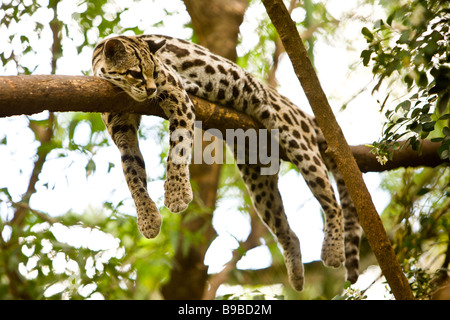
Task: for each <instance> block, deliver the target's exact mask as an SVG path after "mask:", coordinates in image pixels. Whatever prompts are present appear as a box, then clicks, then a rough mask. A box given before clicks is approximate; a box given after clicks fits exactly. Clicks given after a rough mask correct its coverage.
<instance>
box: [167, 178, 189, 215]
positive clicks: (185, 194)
mask: <svg viewBox="0 0 450 320" xmlns="http://www.w3.org/2000/svg"><path fill="white" fill-rule="evenodd" d="M192 198H193V195H192V189H191V185H190V184H189V183H187V184H184V185H182V186H181V187H178V188H176V189H175V190H173V189H172V190H171V189H170V186H169V188H167V189H166V194H165V197H164V205H165V206H166V207H167V208H168V209H169V210H170V212H173V213H178V212H181V211H184V210H186V209H187V207H188V206H189V203H190V202H191V201H192Z"/></svg>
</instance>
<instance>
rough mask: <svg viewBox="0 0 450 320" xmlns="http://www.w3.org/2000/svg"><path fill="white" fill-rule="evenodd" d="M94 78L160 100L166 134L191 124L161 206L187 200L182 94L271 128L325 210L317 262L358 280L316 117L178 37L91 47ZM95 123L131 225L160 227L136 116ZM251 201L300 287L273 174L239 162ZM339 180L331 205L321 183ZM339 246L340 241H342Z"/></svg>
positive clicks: (356, 232) (355, 233)
mask: <svg viewBox="0 0 450 320" xmlns="http://www.w3.org/2000/svg"><path fill="white" fill-rule="evenodd" d="M93 69H94V74H95V75H97V76H100V77H102V78H104V79H107V80H109V81H111V82H112V83H114V84H116V85H118V86H119V87H121V88H122V89H123V90H125V91H126V92H127V93H128V94H129V95H130V96H131V97H133V98H134V99H136V100H138V101H143V100H145V99H158V101H159V104H160V105H161V107H162V108H163V110H164V112H165V113H166V114H167V115H168V117H169V121H170V133H172V132H173V131H175V130H176V129H179V128H189V135H188V136H186V137H183V139H180V141H175V142H173V143H172V144H171V148H176V147H179V145H178V144H180V143H181V144H183V149H184V150H185V152H186V153H185V154H184V158H183V160H184V162H183V163H182V164H177V165H174V164H173V161H172V159H171V157H170V155H171V154H172V153H171V152H169V158H168V161H167V163H168V164H167V180H166V183H165V205H166V206H167V207H168V208H169V209H170V210H171V211H172V212H179V211H182V210H184V209H185V208H186V207H187V204H188V203H189V202H190V201H191V200H192V192H191V189H190V185H189V181H188V179H189V172H188V166H187V161H188V160H189V159H188V158H189V156H188V155H190V151H191V149H190V148H191V146H192V136H193V130H192V128H193V121H194V106H193V104H192V102H191V101H190V99H189V97H188V95H187V94H186V92H188V93H190V94H193V95H196V96H199V97H201V98H204V99H207V100H209V101H211V102H215V103H219V104H222V105H224V106H227V107H230V108H234V109H236V110H239V111H242V112H245V113H247V114H248V115H250V116H252V117H254V118H255V119H257V120H258V121H259V122H261V123H262V124H263V125H264V126H265V127H266V128H267V129H269V130H271V129H278V130H279V144H280V147H281V148H282V149H283V150H284V152H285V154H286V155H287V157H288V159H289V160H290V161H291V162H292V163H293V164H294V165H296V166H297V168H298V170H299V171H300V172H301V174H302V175H303V177H304V179H305V180H306V182H307V184H308V186H309V188H310V189H311V191H312V193H313V194H314V196H315V197H316V199H317V200H318V201H319V203H320V205H321V207H322V209H323V211H324V213H325V226H324V242H323V245H322V254H321V258H322V260H323V261H324V263H325V265H327V266H331V267H339V266H340V265H341V264H342V263H343V262H344V261H345V267H346V269H347V279H348V280H350V281H351V282H355V281H356V280H357V278H358V267H359V266H358V261H359V258H358V257H359V241H360V237H361V231H360V226H359V222H358V218H357V215H356V211H355V208H354V205H353V202H352V200H351V199H350V197H349V195H348V192H347V189H346V187H345V184H344V183H343V180H342V177H341V176H340V173H339V171H338V170H337V168H336V165H335V164H334V162H333V160H332V159H331V158H330V157H329V156H327V155H326V154H325V152H324V151H325V149H326V142H325V140H324V138H323V135H322V133H321V131H320V129H319V127H318V125H317V123H316V121H315V119H314V118H313V117H311V116H309V115H307V114H305V113H304V112H303V111H302V110H300V109H299V108H297V107H296V106H295V105H294V104H293V103H292V102H291V101H289V99H287V98H285V97H283V96H281V95H280V94H279V93H278V92H277V91H276V90H275V89H273V88H271V87H269V86H266V85H265V84H263V83H262V82H260V81H259V80H257V79H256V78H255V77H253V76H252V75H251V74H249V73H247V72H246V71H245V70H243V69H241V68H240V67H238V66H237V65H236V64H234V63H233V62H231V61H229V60H227V59H225V58H222V57H220V56H218V55H215V54H213V53H211V52H210V51H209V50H207V49H206V48H204V47H202V46H199V45H196V44H193V43H190V42H188V41H185V40H181V39H176V38H171V37H168V36H161V35H142V36H136V37H135V36H129V37H124V36H121V37H116V38H111V39H107V40H104V41H103V42H101V43H99V44H98V46H97V47H96V49H95V50H94V55H93ZM103 120H104V122H105V124H106V127H107V129H108V132H109V133H110V134H111V136H112V139H113V141H114V142H115V143H116V145H117V146H118V148H119V150H120V152H121V154H122V162H123V169H124V173H125V178H126V181H127V183H128V186H129V188H130V191H131V194H132V196H133V199H134V201H135V203H136V207H137V212H138V225H139V229H140V231H141V233H142V234H143V235H144V236H146V237H154V236H156V235H157V234H158V232H159V227H160V224H161V218H160V216H159V213H158V210H157V209H156V207H155V205H154V203H153V201H152V200H151V199H150V197H149V196H148V193H147V190H146V173H145V167H144V161H143V159H142V156H141V154H140V152H139V147H138V141H137V134H136V133H137V129H138V126H139V120H140V117H139V116H137V115H130V114H108V113H107V114H103ZM238 168H239V171H240V173H241V175H242V178H243V180H244V182H245V184H246V186H247V188H248V190H249V193H250V195H251V197H252V200H253V203H254V206H255V208H256V210H257V212H258V214H259V216H260V217H261V219H262V220H263V221H264V223H265V224H266V225H267V226H268V227H269V229H270V230H271V232H272V233H273V234H274V235H275V237H276V238H277V241H278V243H279V244H280V245H281V247H282V249H283V253H284V257H285V262H286V268H287V271H288V275H289V279H290V282H291V284H292V285H293V287H294V288H296V289H297V290H302V288H303V282H304V280H303V277H304V276H303V265H302V262H301V253H300V244H299V240H298V238H297V236H296V235H295V233H294V232H293V231H292V230H291V228H290V227H289V224H288V221H287V218H286V215H285V212H284V206H283V203H282V200H281V196H280V194H279V191H278V187H277V183H278V175H277V174H274V175H263V174H261V168H262V167H261V166H260V165H258V164H255V165H240V164H239V165H238ZM328 170H330V171H331V172H332V173H333V175H334V177H335V179H336V182H337V186H338V191H339V195H340V200H341V205H342V209H341V207H340V206H339V205H338V203H337V201H336V198H335V195H334V191H333V188H332V185H331V181H330V179H329V175H328ZM344 242H345V244H344Z"/></svg>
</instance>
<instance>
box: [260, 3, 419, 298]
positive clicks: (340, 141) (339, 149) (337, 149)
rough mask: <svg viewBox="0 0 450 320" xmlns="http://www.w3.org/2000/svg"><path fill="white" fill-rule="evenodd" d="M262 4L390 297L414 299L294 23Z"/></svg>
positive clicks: (280, 9)
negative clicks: (339, 176) (292, 70)
mask: <svg viewBox="0 0 450 320" xmlns="http://www.w3.org/2000/svg"><path fill="white" fill-rule="evenodd" d="M263 4H264V6H265V7H266V11H267V13H268V15H269V17H270V19H271V20H272V23H273V24H274V26H275V28H276V29H277V31H278V33H279V35H280V38H281V40H282V42H283V45H284V48H285V49H286V52H287V54H288V55H289V58H290V59H291V62H292V65H293V67H294V71H295V73H296V75H297V78H298V79H299V81H300V83H301V85H302V87H303V90H304V91H305V94H306V97H307V98H308V101H309V103H310V105H311V108H312V109H313V111H314V114H315V116H316V120H317V122H318V124H319V126H320V128H321V129H322V132H323V134H324V136H325V139H326V140H327V143H328V150H327V152H328V153H329V154H330V155H331V156H332V157H333V158H334V160H335V162H336V165H337V167H338V169H339V171H340V172H341V174H342V177H343V178H344V181H345V184H346V186H347V189H348V191H349V193H350V195H351V197H352V199H353V202H354V204H355V207H356V210H357V212H358V217H359V220H360V223H361V226H362V228H363V229H364V232H365V234H366V236H367V240H368V241H369V244H370V247H371V248H372V250H373V252H374V254H375V256H376V258H377V260H378V263H379V265H380V268H381V270H382V271H383V274H384V276H385V277H386V280H387V282H388V283H389V285H390V287H391V290H392V292H393V294H394V296H395V297H396V299H398V300H412V299H414V296H413V294H412V291H411V288H410V286H409V284H408V280H407V279H406V277H405V275H404V274H403V273H402V270H401V267H400V264H399V263H398V261H397V258H396V256H395V253H394V250H393V249H392V246H391V243H390V241H389V238H388V236H387V233H386V230H385V229H384V227H383V224H382V222H381V219H380V216H379V215H378V213H377V211H376V209H375V206H374V204H373V202H372V198H371V196H370V193H369V191H368V190H367V187H366V185H365V183H364V180H363V177H362V174H361V171H360V170H359V168H358V166H357V163H356V161H355V159H354V157H353V155H352V152H351V150H350V148H349V146H348V144H347V142H346V140H345V137H344V135H343V133H342V130H341V128H340V127H339V125H338V123H337V122H336V118H335V116H334V114H333V111H332V110H331V107H330V105H329V103H328V99H327V97H326V95H325V93H324V92H323V90H322V87H321V85H320V82H319V79H318V77H317V74H316V72H315V70H314V68H313V66H312V64H311V61H310V59H309V57H308V53H307V51H306V49H305V46H304V45H303V42H302V39H301V38H300V35H299V34H298V31H297V28H296V26H295V23H294V22H293V21H292V19H291V17H290V15H289V12H288V11H287V9H286V7H285V6H284V3H283V2H282V0H263Z"/></svg>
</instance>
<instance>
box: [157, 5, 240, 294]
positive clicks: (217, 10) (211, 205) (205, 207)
mask: <svg viewBox="0 0 450 320" xmlns="http://www.w3.org/2000/svg"><path fill="white" fill-rule="evenodd" d="M184 3H185V5H186V9H187V11H188V12H189V15H190V16H191V21H192V25H193V29H194V33H195V35H196V36H197V37H198V43H199V44H200V45H203V46H204V47H207V48H209V49H210V50H211V51H212V52H214V53H216V54H218V55H220V56H222V57H225V58H228V59H229V60H232V61H235V60H236V46H237V41H238V34H239V26H240V24H241V22H242V20H243V18H244V13H245V10H246V8H247V5H248V2H247V0H228V1H223V0H194V1H191V0H184ZM201 143H202V146H201V148H200V147H199V146H195V142H194V153H195V152H196V151H197V150H201V151H202V152H203V149H204V148H205V147H207V146H208V145H209V143H210V142H207V141H202V142H201ZM189 170H190V174H191V183H192V184H193V185H194V186H196V190H197V191H196V194H195V197H194V201H193V204H191V205H190V206H189V208H188V210H186V211H185V212H184V213H183V220H182V223H181V229H182V230H187V231H188V232H189V233H191V232H202V235H203V241H202V242H201V243H200V244H192V245H189V248H188V250H187V254H183V242H184V241H188V240H187V239H185V238H184V235H183V234H181V235H180V240H179V245H178V248H177V251H176V254H175V260H174V267H173V268H172V270H171V276H170V280H169V282H168V283H167V284H165V285H164V286H163V287H162V290H161V291H162V293H163V295H164V297H165V298H166V299H201V298H202V297H203V292H204V291H205V288H206V287H207V280H208V278H209V277H208V274H207V270H208V267H207V266H205V264H204V258H205V254H206V251H207V250H208V248H209V245H210V244H211V242H212V241H213V240H214V238H215V237H216V232H215V230H214V228H213V226H212V217H213V212H214V210H215V207H216V199H217V189H218V185H219V178H220V173H221V164H218V163H213V164H211V165H208V164H206V163H199V164H194V163H192V164H191V165H190V166H189ZM199 212H200V213H201V214H199ZM184 218H186V219H184Z"/></svg>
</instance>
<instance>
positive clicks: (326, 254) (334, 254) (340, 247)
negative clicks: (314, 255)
mask: <svg viewBox="0 0 450 320" xmlns="http://www.w3.org/2000/svg"><path fill="white" fill-rule="evenodd" d="M321 259H322V261H323V263H324V264H325V265H326V266H327V267H333V268H339V267H340V266H341V264H342V263H343V262H344V261H345V252H344V241H343V239H339V240H329V239H325V240H324V242H323V246H322V254H321Z"/></svg>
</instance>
